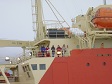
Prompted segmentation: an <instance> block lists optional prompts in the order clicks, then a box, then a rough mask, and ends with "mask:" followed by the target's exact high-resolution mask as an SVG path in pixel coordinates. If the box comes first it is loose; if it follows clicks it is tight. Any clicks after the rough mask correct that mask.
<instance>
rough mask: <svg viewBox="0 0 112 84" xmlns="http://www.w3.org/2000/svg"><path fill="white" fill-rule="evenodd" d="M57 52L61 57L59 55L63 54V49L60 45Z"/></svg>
mask: <svg viewBox="0 0 112 84" xmlns="http://www.w3.org/2000/svg"><path fill="white" fill-rule="evenodd" d="M56 50H57V55H58V57H59V55H61V53H62V48H61V47H60V46H59V45H58V47H57V48H56Z"/></svg>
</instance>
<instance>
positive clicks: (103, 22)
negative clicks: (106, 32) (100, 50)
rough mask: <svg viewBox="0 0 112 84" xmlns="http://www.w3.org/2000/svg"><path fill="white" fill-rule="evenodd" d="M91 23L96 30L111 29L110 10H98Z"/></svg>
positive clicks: (111, 16) (111, 11)
mask: <svg viewBox="0 0 112 84" xmlns="http://www.w3.org/2000/svg"><path fill="white" fill-rule="evenodd" d="M92 22H93V24H94V25H95V27H97V28H106V29H112V8H109V7H106V8H100V9H98V10H97V12H96V14H95V17H94V18H93V19H92Z"/></svg>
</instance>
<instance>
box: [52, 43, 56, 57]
mask: <svg viewBox="0 0 112 84" xmlns="http://www.w3.org/2000/svg"><path fill="white" fill-rule="evenodd" d="M51 50H52V57H54V55H55V47H54V45H52V47H51Z"/></svg>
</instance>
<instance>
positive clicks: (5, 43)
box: [0, 40, 34, 47]
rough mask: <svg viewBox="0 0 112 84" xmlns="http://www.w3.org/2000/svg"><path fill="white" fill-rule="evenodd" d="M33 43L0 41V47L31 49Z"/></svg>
mask: <svg viewBox="0 0 112 84" xmlns="http://www.w3.org/2000/svg"><path fill="white" fill-rule="evenodd" d="M33 43H34V41H19V40H18V41H17V40H0V47H31V46H33Z"/></svg>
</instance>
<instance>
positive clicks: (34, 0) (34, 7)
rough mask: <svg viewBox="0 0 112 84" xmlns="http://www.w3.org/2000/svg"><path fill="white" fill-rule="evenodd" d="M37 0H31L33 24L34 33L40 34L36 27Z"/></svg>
mask: <svg viewBox="0 0 112 84" xmlns="http://www.w3.org/2000/svg"><path fill="white" fill-rule="evenodd" d="M36 3H37V0H31V6H32V23H33V31H34V32H35V35H36V32H37V33H38V31H37V29H36V27H37V5H36ZM35 38H36V37H35Z"/></svg>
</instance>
